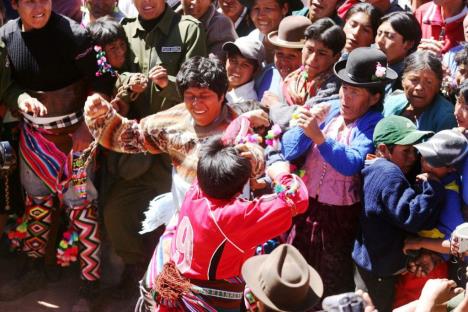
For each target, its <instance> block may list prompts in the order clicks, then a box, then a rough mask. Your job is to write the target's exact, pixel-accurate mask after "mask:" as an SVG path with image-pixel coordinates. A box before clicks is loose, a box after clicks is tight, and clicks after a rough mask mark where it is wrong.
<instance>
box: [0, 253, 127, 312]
mask: <svg viewBox="0 0 468 312" xmlns="http://www.w3.org/2000/svg"><path fill="white" fill-rule="evenodd" d="M2 247H3V248H2V252H1V253H0V287H1V286H2V285H4V284H7V283H8V282H9V281H11V280H13V279H14V277H15V269H16V264H17V263H18V262H19V256H18V255H15V254H11V253H7V252H6V251H5V248H4V247H5V246H2ZM110 250H111V248H110V246H108V245H106V244H104V246H103V251H104V252H103V254H104V255H105V256H104V259H103V266H102V267H103V272H102V281H101V290H102V291H101V295H100V296H99V297H98V298H96V300H95V308H94V311H96V312H110V311H112V312H115V311H119V312H120V311H123V312H126V311H133V309H134V306H135V300H134V299H133V300H114V299H110V296H109V288H110V287H111V286H115V285H116V284H117V283H118V281H119V278H120V274H121V271H122V263H121V262H120V260H119V258H118V257H117V256H115V255H113V254H112V253H111V251H110ZM78 288H79V267H78V264H75V265H74V266H71V267H69V268H65V269H62V270H61V274H60V278H59V280H58V281H57V282H49V283H48V284H47V286H46V287H45V288H43V289H41V290H38V291H35V292H33V293H30V294H28V295H26V296H24V297H23V298H21V299H18V300H16V301H11V302H0V312H42V311H50V312H52V311H57V312H58V311H64V312H65V311H67V312H68V311H71V309H72V306H73V304H74V302H76V300H77V295H78Z"/></svg>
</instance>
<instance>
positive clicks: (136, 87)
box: [128, 73, 148, 93]
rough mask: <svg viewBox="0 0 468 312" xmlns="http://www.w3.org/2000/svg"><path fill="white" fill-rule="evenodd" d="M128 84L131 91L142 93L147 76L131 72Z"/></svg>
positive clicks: (146, 82)
mask: <svg viewBox="0 0 468 312" xmlns="http://www.w3.org/2000/svg"><path fill="white" fill-rule="evenodd" d="M128 85H129V87H130V90H131V91H132V92H135V93H142V92H143V91H145V89H146V87H147V86H148V78H147V77H146V76H145V75H144V74H142V73H136V74H132V75H131V76H130V81H129V83H128Z"/></svg>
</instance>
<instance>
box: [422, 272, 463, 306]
mask: <svg viewBox="0 0 468 312" xmlns="http://www.w3.org/2000/svg"><path fill="white" fill-rule="evenodd" d="M462 292H463V288H461V287H457V283H455V282H454V281H452V280H448V279H446V278H440V279H430V280H428V281H427V282H426V284H425V285H424V288H423V290H422V291H421V296H420V297H419V302H420V303H428V304H432V305H433V306H435V305H439V304H443V303H445V302H447V301H449V300H450V299H452V298H453V297H455V296H456V295H458V294H460V293H462ZM416 311H419V309H417V310H416ZM421 311H422V310H421Z"/></svg>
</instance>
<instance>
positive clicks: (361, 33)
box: [343, 12, 374, 53]
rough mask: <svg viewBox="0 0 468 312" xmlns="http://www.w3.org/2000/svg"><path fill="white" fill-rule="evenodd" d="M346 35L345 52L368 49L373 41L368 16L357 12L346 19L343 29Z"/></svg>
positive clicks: (372, 32)
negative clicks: (362, 48)
mask: <svg viewBox="0 0 468 312" xmlns="http://www.w3.org/2000/svg"><path fill="white" fill-rule="evenodd" d="M343 31H344V32H345V34H346V45H345V47H344V51H345V52H348V53H349V52H351V51H353V50H354V49H356V48H361V47H368V46H370V45H371V43H372V42H373V41H374V31H373V30H372V24H371V20H370V18H369V15H367V14H365V13H363V12H357V13H355V14H353V15H351V17H349V18H348V20H347V21H346V24H345V25H344V27H343Z"/></svg>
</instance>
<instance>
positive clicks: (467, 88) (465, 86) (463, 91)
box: [458, 80, 468, 104]
mask: <svg viewBox="0 0 468 312" xmlns="http://www.w3.org/2000/svg"><path fill="white" fill-rule="evenodd" d="M458 95H459V96H462V97H463V99H464V100H465V104H468V80H463V82H462V84H461V85H460V88H459V89H458Z"/></svg>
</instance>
